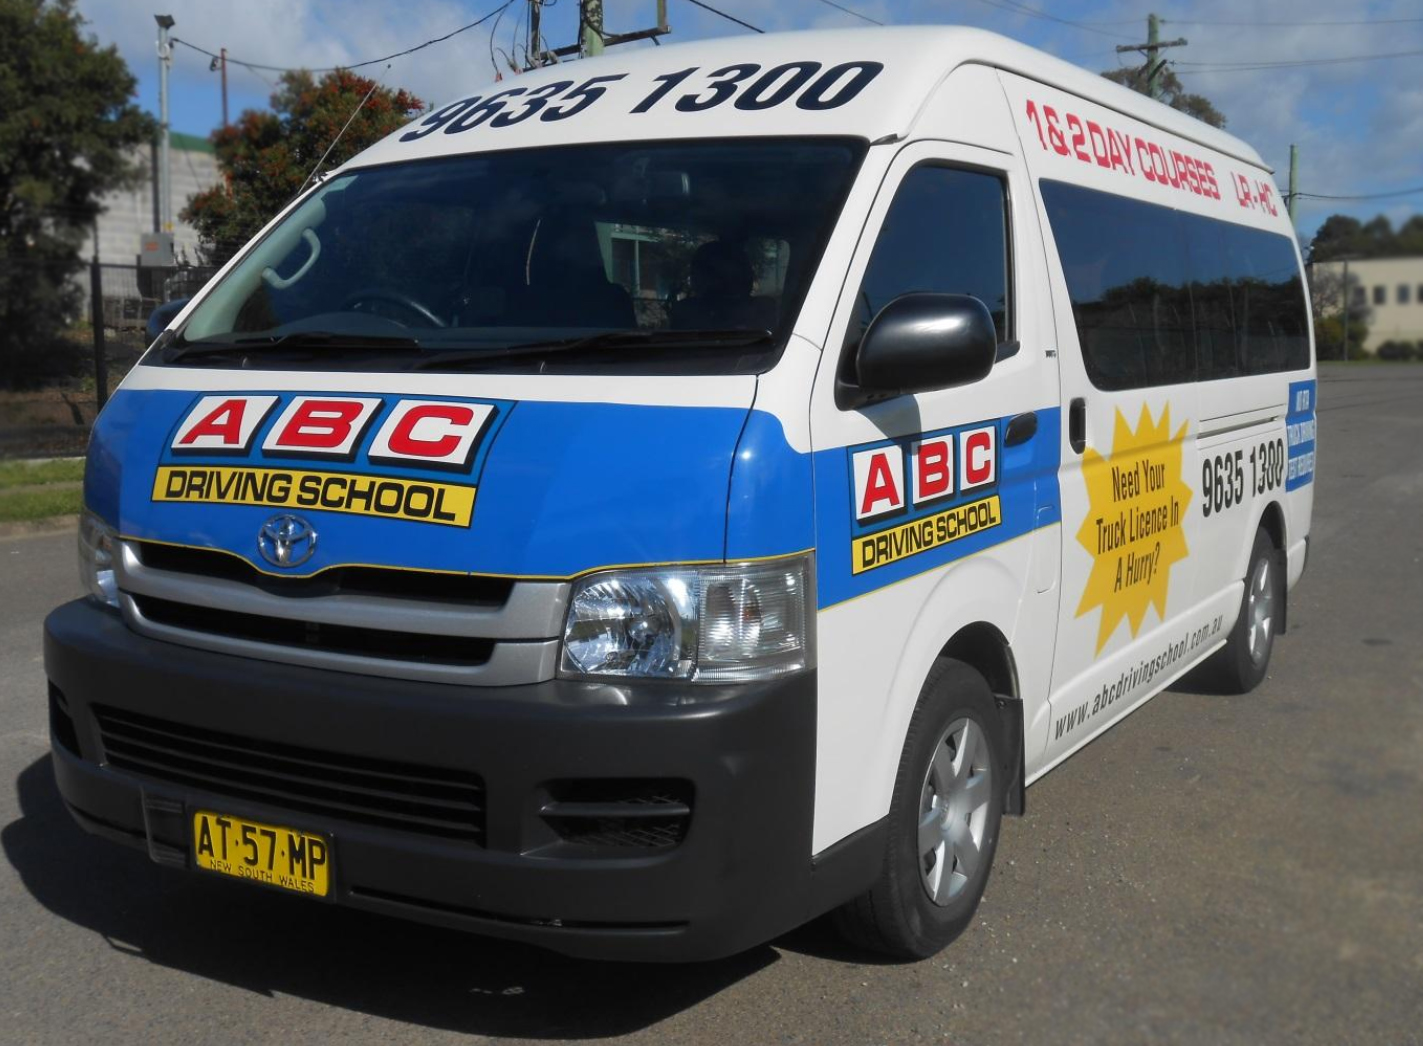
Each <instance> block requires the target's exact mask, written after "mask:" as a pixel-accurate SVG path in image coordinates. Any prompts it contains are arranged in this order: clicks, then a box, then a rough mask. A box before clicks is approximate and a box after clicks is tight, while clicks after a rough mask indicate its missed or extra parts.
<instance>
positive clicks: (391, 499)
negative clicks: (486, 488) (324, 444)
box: [153, 465, 475, 527]
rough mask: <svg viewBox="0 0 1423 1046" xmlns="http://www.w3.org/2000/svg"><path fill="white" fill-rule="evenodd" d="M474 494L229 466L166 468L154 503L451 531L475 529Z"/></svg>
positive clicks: (453, 487)
mask: <svg viewBox="0 0 1423 1046" xmlns="http://www.w3.org/2000/svg"><path fill="white" fill-rule="evenodd" d="M474 493H475V488H474V487H471V486H465V485H462V484H459V483H432V482H430V481H428V480H412V479H400V478H397V477H395V476H363V475H356V474H353V473H349V472H309V471H305V470H297V469H275V468H250V467H245V466H237V467H234V466H227V465H163V466H160V467H159V469H158V474H157V475H156V476H155V477H154V478H153V500H154V501H188V502H202V503H206V504H216V505H265V506H267V507H269V508H293V509H326V510H327V511H329V512H350V513H354V514H356V515H360V516H379V517H383V518H385V519H406V520H412V521H414V522H419V523H439V524H442V525H444V526H449V527H467V526H469V522H470V519H471V518H472V517H473V515H474Z"/></svg>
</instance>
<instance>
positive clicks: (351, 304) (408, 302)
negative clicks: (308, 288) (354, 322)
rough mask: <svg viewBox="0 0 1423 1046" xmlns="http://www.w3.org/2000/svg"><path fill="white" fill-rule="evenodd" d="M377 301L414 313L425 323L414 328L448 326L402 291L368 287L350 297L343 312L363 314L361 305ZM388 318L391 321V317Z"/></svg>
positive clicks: (343, 306) (425, 306) (397, 321)
mask: <svg viewBox="0 0 1423 1046" xmlns="http://www.w3.org/2000/svg"><path fill="white" fill-rule="evenodd" d="M376 301H384V302H389V303H390V304H392V305H399V306H400V307H401V308H402V309H405V310H406V311H407V312H410V313H413V314H414V315H416V316H418V317H419V318H420V320H422V321H423V322H421V323H416V324H413V326H416V327H445V326H447V324H446V323H445V321H444V320H442V319H440V317H438V316H436V315H435V313H434V312H433V311H431V309H430V307H429V306H428V305H425V304H423V303H422V302H418V301H416V300H415V299H414V298H412V297H411V296H410V295H408V294H404V293H402V292H401V291H393V290H388V289H386V288H384V287H367V288H366V289H365V290H360V291H356V293H355V294H352V295H350V296H349V297H348V298H347V299H346V300H345V301H343V302H342V303H341V311H342V312H362V311H364V310H362V309H361V308H360V306H361V305H363V304H365V303H366V302H376ZM386 318H387V319H390V317H386ZM392 322H394V323H400V321H399V320H392ZM402 326H406V327H409V326H412V324H408V323H407V324H402Z"/></svg>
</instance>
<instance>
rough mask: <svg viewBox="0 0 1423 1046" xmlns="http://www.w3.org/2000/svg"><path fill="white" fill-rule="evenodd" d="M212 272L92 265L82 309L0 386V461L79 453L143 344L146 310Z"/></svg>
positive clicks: (187, 292)
mask: <svg viewBox="0 0 1423 1046" xmlns="http://www.w3.org/2000/svg"><path fill="white" fill-rule="evenodd" d="M214 271H215V270H214V269H210V268H201V267H185V268H181V269H166V268H152V267H140V266H137V265H113V264H109V263H100V262H94V263H92V264H90V266H89V270H88V280H87V283H88V288H87V289H88V291H89V294H88V299H87V302H86V304H87V308H86V309H83V310H82V311H81V312H80V314H78V315H75V316H74V317H73V318H72V320H71V322H70V323H69V324H68V325H67V326H66V328H65V329H64V330H62V331H60V332H59V334H58V335H57V336H56V337H54V338H53V339H51V340H50V342H49V343H48V344H45V345H40V346H34V347H29V348H27V351H26V358H27V361H28V363H27V366H26V368H25V369H24V370H23V371H22V372H18V373H16V374H12V375H11V378H10V382H9V387H5V386H0V458H3V457H9V458H16V457H19V458H43V457H63V456H68V455H74V454H82V453H83V452H84V448H85V445H86V444H87V443H88V440H89V429H90V427H91V426H92V425H93V424H94V418H95V417H97V416H98V413H99V411H100V410H101V409H102V408H103V406H104V404H105V403H106V402H107V401H108V398H109V393H110V392H112V391H113V389H114V388H115V387H116V386H117V385H118V383H119V382H120V381H122V380H123V377H124V375H125V374H127V373H128V372H129V369H130V368H131V367H132V366H133V365H134V364H135V363H136V362H138V358H139V357H140V356H141V355H143V351H144V349H146V348H147V347H148V338H147V335H146V332H145V328H146V326H147V323H148V317H149V315H150V314H151V313H152V312H153V310H154V309H155V308H157V307H158V306H159V305H161V304H162V303H164V302H167V301H173V300H174V299H177V298H188V297H191V296H192V295H193V294H195V293H196V292H197V291H198V290H199V289H200V288H201V287H202V286H203V284H204V283H206V282H207V280H208V279H209V278H210V277H211V276H212V274H213V272H214Z"/></svg>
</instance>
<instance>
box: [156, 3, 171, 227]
mask: <svg viewBox="0 0 1423 1046" xmlns="http://www.w3.org/2000/svg"><path fill="white" fill-rule="evenodd" d="M153 20H154V21H155V22H157V23H158V119H159V131H158V134H159V138H158V203H159V219H160V221H159V227H158V231H159V232H172V231H173V172H172V170H171V168H170V167H169V165H168V149H169V141H168V70H169V68H170V67H171V66H172V64H173V45H172V44H171V43H169V42H168V30H170V29H172V28H173V26H174V24H175V23H174V20H173V16H172V15H154V16H153Z"/></svg>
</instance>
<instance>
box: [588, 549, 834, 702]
mask: <svg viewBox="0 0 1423 1046" xmlns="http://www.w3.org/2000/svg"><path fill="white" fill-rule="evenodd" d="M808 581H809V560H808V559H807V558H806V557H803V556H800V557H796V558H793V559H784V560H777V561H775V562H770V563H742V564H731V565H729V566H715V567H669V568H665V569H656V570H608V571H602V572H600V573H597V574H590V575H589V576H588V577H585V578H582V579H581V580H579V581H578V582H577V583H576V584H575V585H574V588H573V594H572V596H571V598H570V599H569V604H568V619H567V622H566V624H565V625H564V630H563V662H562V667H561V672H562V674H563V675H565V676H613V677H618V678H632V677H636V678H646V679H681V680H686V681H689V682H694V683H723V682H739V681H745V680H754V679H769V678H771V677H773V676H779V675H785V674H786V673H788V672H795V671H797V670H799V669H802V668H807V667H809V666H810V664H811V651H810V645H811V644H810V636H809V634H808V628H809V616H808V614H809V611H810V610H811V609H813V607H811V606H810V596H809V593H808V591H807V589H808V587H809V584H808Z"/></svg>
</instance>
